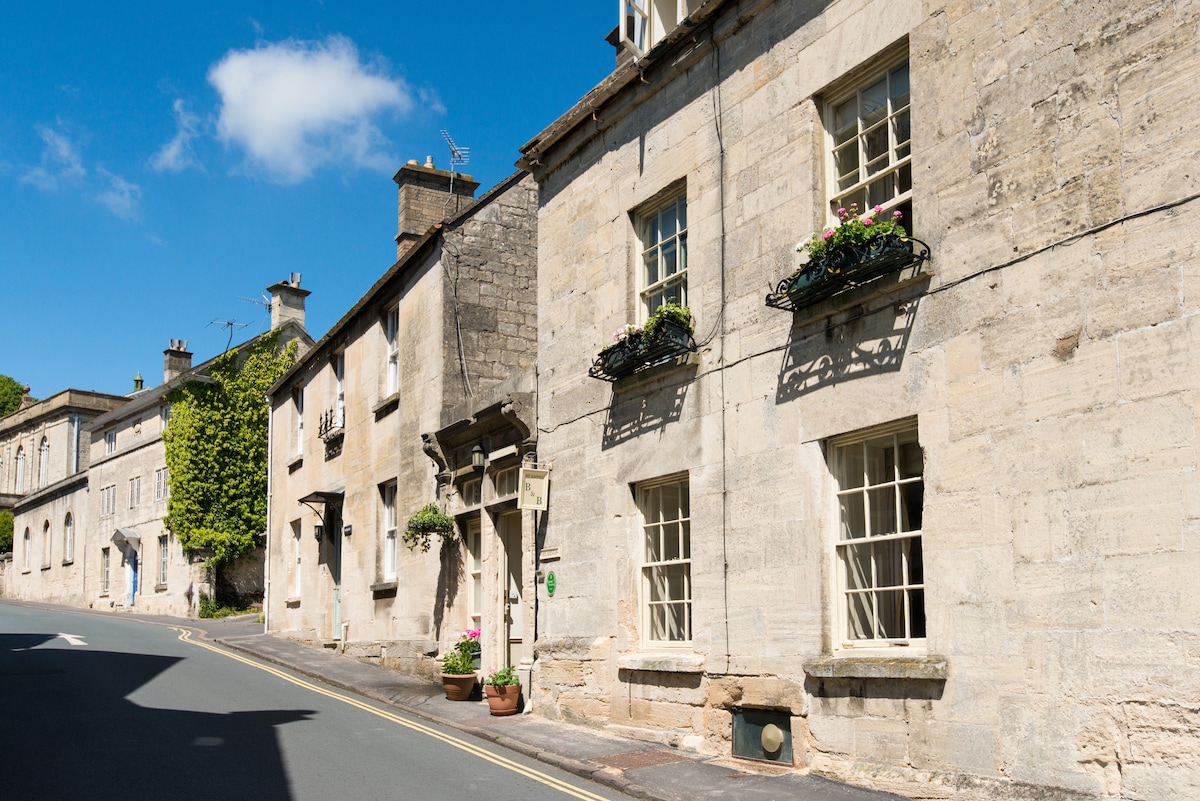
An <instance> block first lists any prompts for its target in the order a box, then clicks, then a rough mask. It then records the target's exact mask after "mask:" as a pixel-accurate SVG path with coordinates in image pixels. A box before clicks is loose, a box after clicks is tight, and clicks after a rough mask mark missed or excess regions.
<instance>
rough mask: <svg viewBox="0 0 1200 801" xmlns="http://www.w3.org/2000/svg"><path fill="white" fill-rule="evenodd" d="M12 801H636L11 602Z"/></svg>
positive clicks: (442, 732)
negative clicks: (462, 800) (450, 800)
mask: <svg viewBox="0 0 1200 801" xmlns="http://www.w3.org/2000/svg"><path fill="white" fill-rule="evenodd" d="M0 765H3V768H2V770H3V777H2V778H0V798H3V799H4V801H25V799H38V801H41V800H42V799H72V801H91V800H92V799H96V800H97V801H100V800H101V799H113V800H114V801H118V800H119V801H140V800H142V799H146V800H150V799H192V798H196V799H221V800H222V801H233V800H234V799H247V800H248V801H285V799H286V800H288V801H291V800H292V799H295V800H296V801H309V800H310V799H311V801H329V799H346V800H355V801H357V800H358V799H362V800H364V801H373V799H389V800H390V799H448V798H478V799H489V801H493V800H494V801H504V800H505V799H512V801H518V799H519V801H561V800H562V799H570V798H574V799H581V800H582V801H600V799H608V801H617V799H624V798H626V796H624V795H621V794H620V793H617V792H615V791H613V790H611V789H608V788H605V787H601V786H599V785H596V784H592V783H590V782H587V781H586V780H584V779H580V778H578V777H576V776H572V775H570V774H567V773H563V772H561V771H557V770H555V769H553V768H551V767H549V766H547V765H544V764H542V763H540V762H537V761H535V760H531V759H525V758H524V757H521V756H520V755H517V754H514V753H513V752H511V751H509V750H507V749H503V748H497V747H495V746H493V745H491V744H488V743H485V742H484V741H482V740H476V739H473V738H470V737H467V736H464V735H463V734H462V733H460V732H457V731H454V730H451V729H442V728H438V727H436V726H434V725H431V724H429V723H428V722H425V721H422V720H420V719H417V718H411V717H406V716H404V715H401V714H398V713H397V712H395V711H394V710H391V709H388V708H385V707H382V706H380V705H377V704H375V703H374V702H371V701H368V700H366V699H363V698H359V697H357V696H354V695H351V694H349V693H345V692H342V691H339V690H334V689H331V688H328V687H324V686H322V685H319V684H316V683H314V682H312V681H311V680H308V679H304V678H302V677H299V676H296V675H294V674H291V673H289V672H288V671H286V670H283V669H280V668H278V667H275V666H269V665H265V664H262V663H258V662H255V661H253V660H250V659H248V658H246V657H244V656H241V655H239V654H233V653H231V652H227V651H224V650H221V649H219V648H216V647H214V646H211V645H209V644H207V643H203V642H197V641H196V639H195V638H194V637H192V636H190V634H189V633H188V632H185V631H181V630H176V629H171V628H168V627H166V626H158V625H153V624H148V623H142V622H138V621H134V620H126V619H121V618H120V617H112V616H108V615H97V614H91V613H83V612H80V613H72V612H62V611H46V610H40V609H33V608H28V607H17V606H9V605H3V604H0Z"/></svg>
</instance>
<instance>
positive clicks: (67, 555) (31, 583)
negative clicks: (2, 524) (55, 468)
mask: <svg viewBox="0 0 1200 801" xmlns="http://www.w3.org/2000/svg"><path fill="white" fill-rule="evenodd" d="M86 510H87V481H86V479H84V478H82V477H77V478H75V479H71V480H67V481H63V482H60V483H58V484H55V485H53V486H51V487H48V488H47V489H45V490H41V491H39V492H37V493H31V494H30V495H27V496H26V497H25V498H24V499H23V500H22V501H21V502H20V503H19V504H18V505H17V506H16V507H15V515H14V518H13V556H14V559H13V561H12V563H11V564H10V568H11V572H10V575H9V580H8V583H7V584H8V586H7V588H6V591H5V593H4V594H5V595H7V596H8V597H11V598H20V599H22V600H30V601H48V602H50V603H59V604H70V605H72V606H82V605H84V603H85V600H84V593H83V574H84V572H85V571H84V564H85V559H86V554H85V545H84V543H85V542H86V532H87V517H86ZM68 515H70V520H71V526H72V529H73V531H74V538H73V539H74V542H73V543H72V544H71V545H72V547H71V550H70V552H68V550H67V548H68V543H67V542H66V521H67V517H68ZM26 529H28V531H29V535H30V540H29V551H30V552H29V555H28V557H26V554H25V547H26V546H25V531H26ZM47 536H48V537H49V540H50V542H49V547H47V544H46V543H45V541H44V539H45V537H47Z"/></svg>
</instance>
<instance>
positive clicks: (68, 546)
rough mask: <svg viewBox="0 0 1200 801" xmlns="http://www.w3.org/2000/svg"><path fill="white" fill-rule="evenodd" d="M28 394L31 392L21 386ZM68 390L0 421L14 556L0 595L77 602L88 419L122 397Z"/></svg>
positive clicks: (0, 478) (2, 484)
mask: <svg viewBox="0 0 1200 801" xmlns="http://www.w3.org/2000/svg"><path fill="white" fill-rule="evenodd" d="M26 398H27V399H28V391H27V392H26ZM126 400H127V399H126V398H124V397H121V396H119V395H106V394H104V393H100V392H89V391H84V390H78V389H67V390H63V391H62V392H59V393H56V394H54V395H51V396H50V397H49V398H46V399H44V400H41V401H36V402H34V401H31V400H30V401H28V402H24V403H22V404H21V406H20V408H19V409H18V410H17V411H15V412H13V413H12V414H10V415H7V416H5V417H4V418H2V419H0V499H3V500H4V502H3V504H0V508H8V509H11V510H12V512H13V518H14V519H13V554H14V559H13V561H12V562H10V563H9V564H8V577H7V581H6V582H5V587H4V588H3V591H2V592H3V594H6V595H8V596H10V597H18V598H34V597H36V598H42V599H45V600H52V601H57V602H67V603H77V602H78V601H79V600H81V599H82V593H81V589H82V566H81V565H80V564H78V563H77V562H76V558H75V553H76V545H77V543H79V542H81V541H82V538H83V535H84V531H85V530H86V526H87V521H86V516H85V508H84V503H83V498H84V497H86V488H87V467H88V459H89V451H88V437H87V434H86V431H85V428H86V425H87V423H88V422H89V421H91V420H93V419H95V418H96V417H98V416H100V415H102V414H104V413H106V412H108V411H111V410H112V409H115V408H117V407H119V406H121V405H122V404H124V403H125V402H126Z"/></svg>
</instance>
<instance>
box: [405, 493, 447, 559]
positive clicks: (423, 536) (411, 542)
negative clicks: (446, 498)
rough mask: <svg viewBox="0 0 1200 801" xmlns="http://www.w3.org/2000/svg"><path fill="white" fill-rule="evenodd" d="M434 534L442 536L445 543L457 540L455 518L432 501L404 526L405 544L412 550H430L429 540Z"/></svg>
mask: <svg viewBox="0 0 1200 801" xmlns="http://www.w3.org/2000/svg"><path fill="white" fill-rule="evenodd" d="M434 534H437V535H438V536H439V537H441V538H442V544H444V545H446V544H451V543H453V542H455V541H456V540H457V536H456V535H455V529H454V518H453V517H451V516H450V515H448V514H446V513H445V512H443V511H442V510H441V509H439V508H438V507H437V504H436V503H432V502H430V503H427V504H425V505H424V506H422V507H421V508H420V509H418V510H417V512H416V514H414V515H413V516H412V517H410V518H408V524H407V525H405V527H404V534H403V539H404V544H405V545H407V546H408V549H409V550H410V551H415V550H416V549H417V548H420V549H421V551H422V552H428V551H429V541H430V538H431V537H432V536H433V535H434Z"/></svg>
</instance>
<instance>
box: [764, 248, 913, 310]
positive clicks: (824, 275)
mask: <svg viewBox="0 0 1200 801" xmlns="http://www.w3.org/2000/svg"><path fill="white" fill-rule="evenodd" d="M923 261H929V246H928V245H926V244H925V243H924V242H922V241H921V240H919V239H913V238H912V237H911V236H891V235H889V236H881V237H877V238H875V239H872V240H871V241H870V242H868V243H866V244H865V245H857V246H854V247H847V248H843V249H842V250H839V251H838V252H837V253H834V254H833V255H831V256H826V257H825V258H822V259H818V260H817V261H813V262H809V263H808V265H806V266H805V267H804V269H802V270H800V271H799V272H796V273H793V274H792V275H789V276H788V277H787V278H785V279H783V280H782V281H780V282H779V286H777V287H776V288H775V291H774V292H772V293H771V294H769V295H767V305H768V306H770V307H771V308H772V309H782V310H783V311H789V312H794V311H797V310H798V309H802V308H804V307H805V306H810V305H812V304H814V303H816V302H817V301H820V300H824V299H826V298H829V297H832V296H833V295H837V294H840V293H842V292H845V291H848V290H851V289H855V288H857V287H860V286H863V285H864V284H867V283H870V282H871V281H874V280H876V279H877V278H881V277H883V276H885V275H888V274H890V273H894V272H899V271H900V270H903V269H904V268H906V267H912V266H914V265H918V264H920V263H921V262H923Z"/></svg>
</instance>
